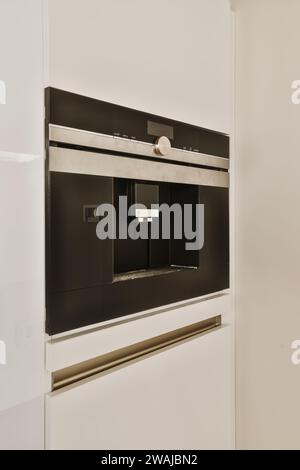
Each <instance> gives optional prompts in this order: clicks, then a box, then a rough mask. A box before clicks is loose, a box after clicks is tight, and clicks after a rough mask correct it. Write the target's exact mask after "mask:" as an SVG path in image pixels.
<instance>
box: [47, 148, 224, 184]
mask: <svg viewBox="0 0 300 470" xmlns="http://www.w3.org/2000/svg"><path fill="white" fill-rule="evenodd" d="M49 170H50V171H54V172H61V173H77V174H84V175H98V176H109V177H113V178H129V179H139V180H146V181H162V182H170V183H184V184H195V185H199V186H200V185H201V186H217V187H222V188H228V187H229V174H228V173H227V172H225V171H218V170H207V169H203V168H194V167H186V166H183V165H176V164H175V165H173V164H171V163H170V164H168V165H166V164H165V163H160V162H152V161H148V160H140V159H138V158H128V157H119V156H115V155H110V154H103V153H95V152H86V151H83V150H74V149H66V148H62V147H50V150H49Z"/></svg>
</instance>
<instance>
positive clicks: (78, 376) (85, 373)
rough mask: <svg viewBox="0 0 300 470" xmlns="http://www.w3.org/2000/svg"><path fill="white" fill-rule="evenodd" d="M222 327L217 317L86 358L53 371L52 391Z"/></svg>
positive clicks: (220, 320) (220, 318)
mask: <svg viewBox="0 0 300 470" xmlns="http://www.w3.org/2000/svg"><path fill="white" fill-rule="evenodd" d="M221 325H222V317H221V315H217V316H214V317H211V318H208V319H207V320H203V321H200V322H197V323H193V324H192V325H188V326H185V327H183V328H178V329H177V330H173V331H170V332H168V333H164V334H162V335H159V336H155V337H153V338H150V339H147V340H145V341H141V342H139V343H135V344H132V345H130V346H126V347H125V348H121V349H117V350H115V351H112V352H110V353H108V354H103V355H101V356H98V357H95V358H93V359H89V360H87V361H84V362H80V363H78V364H75V365H72V366H69V367H66V368H64V369H60V370H56V371H54V372H53V373H52V390H53V391H54V390H58V389H61V388H63V387H66V386H68V385H71V384H74V383H76V382H79V381H81V380H83V379H86V378H89V377H92V376H93V375H96V374H99V373H100V372H104V371H108V370H109V369H112V368H114V367H117V366H120V365H122V364H125V363H127V362H130V361H133V360H135V359H138V358H140V357H143V356H146V355H148V354H150V353H153V352H155V351H159V350H161V349H164V348H166V347H168V346H171V345H173V344H176V343H180V342H182V341H184V340H186V339H188V338H191V337H193V336H196V335H200V334H202V333H205V332H208V331H210V330H214V329H216V328H219V327H220V326H221Z"/></svg>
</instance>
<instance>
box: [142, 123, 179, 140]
mask: <svg viewBox="0 0 300 470" xmlns="http://www.w3.org/2000/svg"><path fill="white" fill-rule="evenodd" d="M147 132H148V134H149V135H155V136H156V137H161V136H162V135H164V136H166V137H168V139H174V128H173V127H171V126H167V125H166V124H159V123H158V122H153V121H147Z"/></svg>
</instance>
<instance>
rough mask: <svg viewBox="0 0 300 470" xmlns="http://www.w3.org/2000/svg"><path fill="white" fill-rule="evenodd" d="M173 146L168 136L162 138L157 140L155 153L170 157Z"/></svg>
mask: <svg viewBox="0 0 300 470" xmlns="http://www.w3.org/2000/svg"><path fill="white" fill-rule="evenodd" d="M171 148H172V146H171V142H170V140H169V139H168V137H166V136H164V135H163V136H161V137H159V138H158V139H157V141H156V143H155V146H154V151H155V153H157V154H158V155H168V153H170V150H171Z"/></svg>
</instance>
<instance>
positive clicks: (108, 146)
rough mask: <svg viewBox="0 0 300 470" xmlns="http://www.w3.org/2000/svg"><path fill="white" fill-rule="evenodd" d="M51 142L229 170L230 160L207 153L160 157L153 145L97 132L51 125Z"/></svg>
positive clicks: (177, 152)
mask: <svg viewBox="0 0 300 470" xmlns="http://www.w3.org/2000/svg"><path fill="white" fill-rule="evenodd" d="M49 140H50V141H53V142H60V143H64V144H72V145H79V146H82V147H91V148H92V147H93V148H95V149H102V150H111V151H114V152H120V153H129V154H130V153H131V154H133V155H141V156H145V157H155V158H156V159H161V160H174V161H178V162H183V163H193V164H195V165H202V166H209V167H216V168H222V169H225V170H228V168H229V159H228V158H223V157H217V156H215V155H207V154H205V153H200V152H199V153H198V152H191V151H189V150H181V149H176V148H171V150H170V152H169V154H168V155H158V154H157V153H156V152H155V148H154V145H153V144H150V143H148V142H140V141H136V140H132V139H126V138H124V137H114V136H111V135H106V134H98V133H96V132H90V131H83V130H80V129H73V128H70V127H63V126H56V125H53V124H50V125H49Z"/></svg>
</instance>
